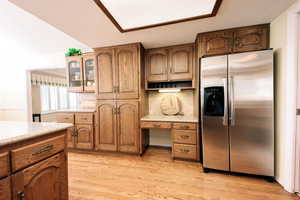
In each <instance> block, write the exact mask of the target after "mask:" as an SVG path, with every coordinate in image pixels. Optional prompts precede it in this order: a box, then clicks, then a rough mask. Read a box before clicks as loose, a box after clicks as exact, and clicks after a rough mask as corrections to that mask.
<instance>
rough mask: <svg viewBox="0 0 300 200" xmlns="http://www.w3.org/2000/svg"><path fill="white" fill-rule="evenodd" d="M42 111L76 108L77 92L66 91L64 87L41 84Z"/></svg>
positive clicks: (77, 101)
mask: <svg viewBox="0 0 300 200" xmlns="http://www.w3.org/2000/svg"><path fill="white" fill-rule="evenodd" d="M41 105H42V112H47V111H55V110H61V109H70V108H77V107H78V105H79V94H76V93H68V91H67V88H66V87H57V86H49V85H41Z"/></svg>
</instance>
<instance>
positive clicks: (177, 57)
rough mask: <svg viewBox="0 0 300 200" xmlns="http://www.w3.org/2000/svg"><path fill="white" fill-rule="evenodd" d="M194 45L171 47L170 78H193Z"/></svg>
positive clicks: (186, 79)
mask: <svg viewBox="0 0 300 200" xmlns="http://www.w3.org/2000/svg"><path fill="white" fill-rule="evenodd" d="M193 69H194V45H185V46H178V47H173V48H170V49H169V80H171V81H189V80H192V79H193Z"/></svg>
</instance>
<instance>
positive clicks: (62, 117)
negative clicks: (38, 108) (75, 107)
mask: <svg viewBox="0 0 300 200" xmlns="http://www.w3.org/2000/svg"><path fill="white" fill-rule="evenodd" d="M56 122H57V123H70V124H74V114H73V113H57V114H56Z"/></svg>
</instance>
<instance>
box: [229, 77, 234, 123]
mask: <svg viewBox="0 0 300 200" xmlns="http://www.w3.org/2000/svg"><path fill="white" fill-rule="evenodd" d="M229 87H230V116H229V120H230V126H235V106H234V81H233V77H232V76H231V77H229Z"/></svg>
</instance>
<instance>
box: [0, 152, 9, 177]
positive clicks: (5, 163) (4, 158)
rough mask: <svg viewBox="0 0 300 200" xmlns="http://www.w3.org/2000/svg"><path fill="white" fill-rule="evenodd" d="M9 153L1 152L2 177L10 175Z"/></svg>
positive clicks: (0, 168) (0, 175)
mask: <svg viewBox="0 0 300 200" xmlns="http://www.w3.org/2000/svg"><path fill="white" fill-rule="evenodd" d="M9 168H10V167H9V155H8V153H7V152H5V153H0V178H3V177H5V176H8V175H9V172H10V170H9Z"/></svg>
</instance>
